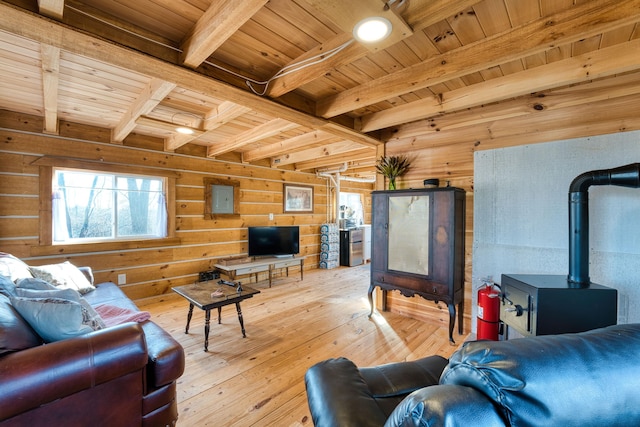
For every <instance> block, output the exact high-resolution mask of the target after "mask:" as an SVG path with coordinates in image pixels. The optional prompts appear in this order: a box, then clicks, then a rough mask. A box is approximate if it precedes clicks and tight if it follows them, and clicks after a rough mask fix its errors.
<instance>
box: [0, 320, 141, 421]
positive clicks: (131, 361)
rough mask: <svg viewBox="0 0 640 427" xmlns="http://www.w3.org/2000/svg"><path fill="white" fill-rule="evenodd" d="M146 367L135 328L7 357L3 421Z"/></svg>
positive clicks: (0, 374) (0, 371)
mask: <svg viewBox="0 0 640 427" xmlns="http://www.w3.org/2000/svg"><path fill="white" fill-rule="evenodd" d="M146 364H147V347H146V345H145V341H144V334H143V332H142V329H141V327H140V325H138V324H135V323H127V324H124V325H119V326H115V327H112V328H108V329H102V330H99V331H95V332H91V333H88V334H86V335H81V336H79V337H75V338H70V339H66V340H63V341H57V342H54V343H51V344H46V345H42V346H39V347H33V348H30V349H28V350H22V351H19V352H17V353H12V354H8V355H6V356H4V357H3V358H2V361H1V363H0V378H2V382H1V384H2V393H0V419H6V418H9V417H11V416H14V415H17V414H20V413H23V412H25V411H28V410H30V409H33V408H35V407H38V406H40V405H43V404H45V403H48V402H51V401H53V400H56V399H59V398H61V397H65V396H68V395H71V394H73V393H76V392H78V391H81V390H85V389H88V388H91V387H94V386H96V385H98V384H102V383H105V382H107V381H109V380H111V379H114V378H118V377H121V376H123V375H126V374H129V373H132V372H134V371H136V370H140V369H143V368H144V366H145V365H146ZM88 410H90V408H88Z"/></svg>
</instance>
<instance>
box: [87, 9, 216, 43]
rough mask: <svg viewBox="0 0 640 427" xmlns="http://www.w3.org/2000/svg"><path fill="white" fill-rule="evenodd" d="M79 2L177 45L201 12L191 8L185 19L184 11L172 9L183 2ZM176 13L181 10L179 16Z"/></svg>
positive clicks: (185, 11) (185, 12)
mask: <svg viewBox="0 0 640 427" xmlns="http://www.w3.org/2000/svg"><path fill="white" fill-rule="evenodd" d="M82 3H85V4H87V5H89V6H91V7H94V8H95V9H98V10H101V11H104V12H106V13H108V14H110V15H112V16H115V17H119V18H120V19H121V20H122V21H125V22H129V23H131V24H134V25H136V26H138V27H140V28H145V29H146V30H148V31H151V32H153V33H156V34H158V35H160V36H162V37H165V38H167V39H169V40H173V41H174V42H176V43H178V42H180V41H181V40H182V39H183V38H184V36H185V34H186V33H187V31H188V30H189V28H191V27H192V26H193V25H194V24H195V22H196V20H197V18H199V17H200V16H201V15H202V13H203V12H204V11H200V10H199V9H198V8H191V10H190V13H188V14H189V15H190V16H189V17H186V16H184V15H185V14H187V10H186V9H185V8H182V9H180V8H176V7H175V6H185V5H188V3H187V2H184V1H182V0H173V1H168V2H163V3H165V4H159V3H158V2H156V1H152V0H136V1H128V0H83V2H82ZM178 11H182V13H178Z"/></svg>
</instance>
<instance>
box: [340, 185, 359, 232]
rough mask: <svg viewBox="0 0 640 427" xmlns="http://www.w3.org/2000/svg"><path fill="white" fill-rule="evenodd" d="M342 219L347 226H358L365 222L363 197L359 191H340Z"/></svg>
mask: <svg viewBox="0 0 640 427" xmlns="http://www.w3.org/2000/svg"><path fill="white" fill-rule="evenodd" d="M339 206H340V219H341V220H344V221H345V223H344V226H345V227H356V226H358V225H362V224H363V222H364V210H363V208H362V198H361V196H360V194H359V193H347V192H340V201H339Z"/></svg>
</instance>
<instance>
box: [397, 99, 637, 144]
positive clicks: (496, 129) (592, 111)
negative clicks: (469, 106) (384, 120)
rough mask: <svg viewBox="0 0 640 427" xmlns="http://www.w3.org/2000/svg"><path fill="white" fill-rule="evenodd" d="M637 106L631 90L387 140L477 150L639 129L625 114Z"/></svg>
mask: <svg viewBox="0 0 640 427" xmlns="http://www.w3.org/2000/svg"><path fill="white" fill-rule="evenodd" d="M638 108H640V97H638V95H635V94H634V95H629V96H622V97H617V98H612V99H605V100H602V101H600V102H593V103H588V104H584V105H574V106H569V107H566V108H558V109H549V110H541V111H538V110H535V109H530V110H529V111H530V112H529V114H526V115H521V116H517V117H511V118H506V119H502V120H497V121H494V122H487V123H474V124H471V125H469V126H466V127H462V128H456V129H451V130H447V131H441V132H437V133H430V134H425V135H421V136H419V137H411V138H402V139H399V140H397V141H392V142H389V144H388V148H389V147H391V148H392V150H393V151H394V152H403V151H404V150H411V151H416V150H421V149H425V148H429V149H436V148H439V147H440V148H443V149H446V148H447V147H449V148H450V147H451V146H453V145H455V144H469V145H470V147H471V150H472V151H479V150H489V149H494V148H504V147H511V146H516V145H523V144H535V143H541V142H549V141H559V140H563V139H570V138H579V137H586V136H594V135H602V134H607V133H617V132H622V131H625V132H627V131H633V130H638V129H640V118H635V117H631V116H630V115H629V111H635V110H637V109H638ZM612 149H613V148H612Z"/></svg>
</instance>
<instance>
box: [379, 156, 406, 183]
mask: <svg viewBox="0 0 640 427" xmlns="http://www.w3.org/2000/svg"><path fill="white" fill-rule="evenodd" d="M410 167H411V161H410V160H409V159H408V158H407V157H406V156H383V157H380V158H379V159H378V161H377V162H376V171H377V172H378V173H379V174H382V175H384V176H385V177H386V178H387V179H388V180H389V189H390V190H395V188H396V178H397V177H399V176H402V175H404V174H405V173H406V172H407V171H408V170H409V168H410Z"/></svg>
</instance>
